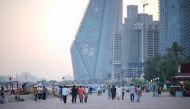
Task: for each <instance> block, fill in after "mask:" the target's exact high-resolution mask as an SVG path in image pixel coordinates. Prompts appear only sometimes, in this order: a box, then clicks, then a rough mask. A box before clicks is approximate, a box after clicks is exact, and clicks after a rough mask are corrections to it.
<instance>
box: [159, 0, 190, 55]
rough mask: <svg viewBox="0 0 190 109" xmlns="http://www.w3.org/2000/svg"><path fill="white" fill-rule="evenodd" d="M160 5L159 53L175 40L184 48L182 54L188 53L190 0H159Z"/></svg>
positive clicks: (162, 52)
mask: <svg viewBox="0 0 190 109" xmlns="http://www.w3.org/2000/svg"><path fill="white" fill-rule="evenodd" d="M159 4H160V5H159V6H160V54H161V55H164V54H166V49H167V48H169V47H171V45H172V43H173V42H177V43H178V44H179V45H180V46H182V47H183V48H184V56H187V55H189V54H190V12H189V10H190V1H189V0H159Z"/></svg>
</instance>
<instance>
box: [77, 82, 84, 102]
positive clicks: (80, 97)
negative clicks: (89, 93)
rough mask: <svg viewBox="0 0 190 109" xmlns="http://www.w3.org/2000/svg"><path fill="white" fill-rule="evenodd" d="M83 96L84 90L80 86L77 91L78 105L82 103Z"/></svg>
mask: <svg viewBox="0 0 190 109" xmlns="http://www.w3.org/2000/svg"><path fill="white" fill-rule="evenodd" d="M83 95H84V89H83V88H82V86H80V87H79V89H78V96H79V100H80V103H83Z"/></svg>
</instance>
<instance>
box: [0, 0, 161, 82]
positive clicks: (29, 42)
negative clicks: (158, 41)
mask: <svg viewBox="0 0 190 109" xmlns="http://www.w3.org/2000/svg"><path fill="white" fill-rule="evenodd" d="M148 2H149V5H148V6H147V7H146V10H145V12H148V13H150V14H154V19H155V20H158V5H157V4H158V0H149V1H148ZM88 3H89V0H0V75H12V76H13V78H14V77H15V76H16V72H17V74H20V73H22V72H30V73H31V74H33V75H35V76H37V77H40V78H46V79H47V80H52V79H53V80H61V78H62V77H63V76H65V75H70V76H73V73H72V72H73V71H72V62H71V56H70V46H71V43H72V41H73V39H74V37H75V35H76V32H77V30H78V28H79V26H80V22H81V20H82V18H83V15H84V12H85V9H86V7H87V5H88ZM127 4H135V5H139V12H142V4H141V0H124V16H125V17H126V14H127V13H126V5H127Z"/></svg>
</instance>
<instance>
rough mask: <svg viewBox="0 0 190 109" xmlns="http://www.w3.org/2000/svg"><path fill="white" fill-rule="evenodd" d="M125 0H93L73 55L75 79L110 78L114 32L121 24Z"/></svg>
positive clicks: (74, 45)
mask: <svg viewBox="0 0 190 109" xmlns="http://www.w3.org/2000/svg"><path fill="white" fill-rule="evenodd" d="M122 7H123V3H122V0H90V2H89V4H88V7H87V9H86V12H85V14H84V17H83V20H82V22H81V24H80V27H79V29H78V32H77V33H76V37H75V40H74V41H73V43H72V46H71V57H72V64H73V72H74V78H75V80H96V79H98V80H102V79H111V77H112V73H113V69H112V68H113V67H112V59H113V58H112V56H113V55H112V50H113V48H112V47H113V46H112V44H113V37H114V35H115V34H114V33H118V31H119V30H120V29H121V26H122Z"/></svg>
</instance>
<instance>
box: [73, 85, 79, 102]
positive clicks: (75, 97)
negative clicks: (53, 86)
mask: <svg viewBox="0 0 190 109" xmlns="http://www.w3.org/2000/svg"><path fill="white" fill-rule="evenodd" d="M77 91H78V90H77V88H76V87H75V85H73V87H72V89H71V95H72V103H76V99H77Z"/></svg>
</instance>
